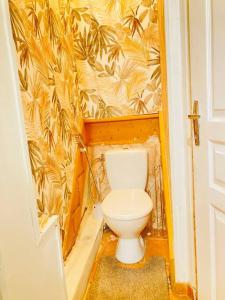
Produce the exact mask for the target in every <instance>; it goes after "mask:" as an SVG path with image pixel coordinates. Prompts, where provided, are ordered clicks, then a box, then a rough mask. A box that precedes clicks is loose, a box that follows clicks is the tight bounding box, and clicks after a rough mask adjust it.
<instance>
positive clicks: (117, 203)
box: [101, 189, 153, 220]
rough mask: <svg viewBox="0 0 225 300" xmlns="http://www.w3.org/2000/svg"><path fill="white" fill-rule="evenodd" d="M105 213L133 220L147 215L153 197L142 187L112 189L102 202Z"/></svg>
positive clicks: (151, 205) (113, 217) (113, 216)
mask: <svg viewBox="0 0 225 300" xmlns="http://www.w3.org/2000/svg"><path fill="white" fill-rule="evenodd" d="M101 207H102V211H103V214H105V215H106V216H108V217H109V218H112V219H118V220H132V219H137V218H141V217H144V216H147V215H148V214H149V213H150V212H151V210H152V207H153V203H152V199H151V198H150V197H149V195H148V194H147V193H146V192H145V191H144V190H140V189H124V190H112V191H111V192H110V193H109V194H108V195H107V196H106V198H105V199H104V200H103V202H102V205H101Z"/></svg>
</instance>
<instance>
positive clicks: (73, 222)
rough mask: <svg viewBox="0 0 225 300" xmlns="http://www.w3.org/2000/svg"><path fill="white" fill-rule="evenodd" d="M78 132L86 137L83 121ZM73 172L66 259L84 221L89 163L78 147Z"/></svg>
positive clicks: (66, 226)
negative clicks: (84, 201) (83, 212)
mask: <svg viewBox="0 0 225 300" xmlns="http://www.w3.org/2000/svg"><path fill="white" fill-rule="evenodd" d="M77 124H78V126H77V127H78V132H79V133H80V134H81V135H82V136H84V135H85V128H84V122H83V119H82V118H80V119H79V120H78V121H77ZM74 155H75V159H74V172H73V186H72V195H71V198H70V202H69V207H68V215H67V218H66V221H65V231H64V237H63V257H64V259H66V257H67V256H68V254H69V253H70V251H71V250H72V247H73V246H74V244H75V241H76V238H77V235H78V231H79V226H80V223H81V220H82V201H83V194H84V188H85V179H86V171H87V161H86V157H85V154H84V153H81V152H80V149H79V147H76V150H75V153H74Z"/></svg>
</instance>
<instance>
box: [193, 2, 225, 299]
mask: <svg viewBox="0 0 225 300" xmlns="http://www.w3.org/2000/svg"><path fill="white" fill-rule="evenodd" d="M189 24H190V60H191V97H192V100H198V101H199V114H200V116H201V117H200V120H199V126H200V146H194V175H195V206H196V209H195V212H196V238H197V269H198V291H199V298H198V299H199V300H209V299H210V300H225V0H190V1H189Z"/></svg>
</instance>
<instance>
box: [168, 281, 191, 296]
mask: <svg viewBox="0 0 225 300" xmlns="http://www.w3.org/2000/svg"><path fill="white" fill-rule="evenodd" d="M172 291H173V293H174V294H175V295H177V296H188V297H189V298H190V299H192V300H195V292H194V290H193V288H192V287H191V286H190V285H189V284H187V283H181V282H175V283H174V284H173V285H172Z"/></svg>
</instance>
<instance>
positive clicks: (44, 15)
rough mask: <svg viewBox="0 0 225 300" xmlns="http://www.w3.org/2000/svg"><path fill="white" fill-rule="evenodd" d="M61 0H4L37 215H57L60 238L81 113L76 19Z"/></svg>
mask: <svg viewBox="0 0 225 300" xmlns="http://www.w3.org/2000/svg"><path fill="white" fill-rule="evenodd" d="M65 3H66V1H65ZM65 3H64V2H63V1H61V3H59V2H58V1H51V2H50V1H43V0H37V1H29V0H27V1H21V0H11V1H10V2H9V7H10V14H11V23H12V31H13V37H14V41H15V46H16V51H17V55H18V72H19V79H20V90H21V96H22V104H23V110H24V117H25V125H26V134H27V140H28V147H29V154H30V162H31V168H32V174H33V178H34V182H35V184H36V191H37V207H38V213H39V219H40V223H41V224H44V223H45V222H46V220H47V219H48V217H49V216H51V215H54V214H58V215H59V220H60V225H61V230H62V236H64V229H65V226H64V225H65V221H66V218H67V217H68V204H69V201H70V197H71V192H72V180H73V170H74V154H75V148H76V144H75V140H74V134H76V132H77V128H76V127H77V126H76V123H77V117H78V116H79V115H80V113H79V108H78V101H77V99H78V96H77V84H76V82H77V70H76V65H75V53H74V48H73V41H74V28H75V26H76V22H75V17H74V15H73V12H72V7H71V6H70V3H69V2H68V4H67V5H66V6H64V4H65Z"/></svg>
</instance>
